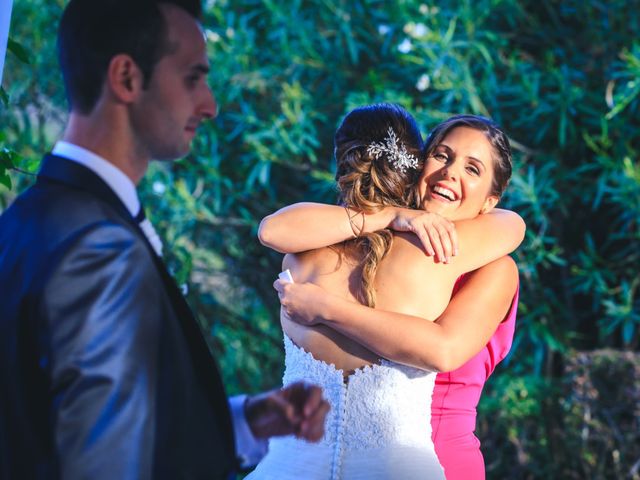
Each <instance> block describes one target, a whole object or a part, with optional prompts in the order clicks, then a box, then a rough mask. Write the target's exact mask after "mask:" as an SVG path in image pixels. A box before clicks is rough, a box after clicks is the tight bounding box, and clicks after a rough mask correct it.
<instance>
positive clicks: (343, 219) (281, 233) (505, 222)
mask: <svg viewBox="0 0 640 480" xmlns="http://www.w3.org/2000/svg"><path fill="white" fill-rule="evenodd" d="M350 212H351V214H352V216H353V218H352V219H351V220H352V222H353V223H354V224H355V228H356V230H357V229H361V230H362V232H365V233H366V232H373V231H376V230H380V229H383V228H387V227H389V228H391V229H393V230H396V231H403V232H412V233H414V234H416V235H417V236H418V238H419V240H420V242H421V243H422V246H423V248H424V250H425V252H426V253H427V255H435V257H436V260H437V261H445V260H446V259H450V258H452V257H453V256H455V255H456V254H457V252H458V250H460V251H466V252H467V254H471V253H472V252H473V254H474V255H475V257H474V258H476V259H477V262H475V263H473V265H475V266H474V267H473V268H469V270H473V269H474V268H477V267H479V266H481V265H484V264H486V263H488V262H489V261H491V260H495V259H496V258H499V257H501V256H502V255H506V254H508V253H511V252H512V251H514V250H515V249H516V248H517V247H518V245H520V243H521V242H522V239H523V238H524V232H525V224H524V221H523V220H522V218H521V217H520V216H519V215H518V214H517V213H515V212H511V211H509V210H501V209H493V210H492V211H491V212H489V213H487V214H484V215H479V216H478V217H476V218H475V219H472V220H462V221H459V222H456V223H455V228H454V226H453V225H454V224H453V223H452V222H450V221H449V220H447V219H445V218H443V217H441V216H440V215H437V214H433V213H429V212H425V211H422V210H410V209H407V208H399V207H384V208H382V209H381V210H379V211H378V212H375V213H368V214H362V213H358V214H357V215H353V213H355V212H354V211H352V210H349V211H347V210H345V208H344V207H341V206H338V205H326V204H322V203H296V204H293V205H290V206H288V207H284V208H282V209H280V210H278V211H277V212H275V213H273V214H271V215H269V216H267V217H265V218H264V219H263V220H262V222H260V227H259V230H258V238H259V239H260V242H261V243H262V244H263V245H265V246H267V247H269V248H272V249H273V250H276V251H278V252H281V253H298V252H303V251H306V250H313V249H315V248H321V247H326V246H329V245H334V244H336V243H339V242H342V241H344V240H348V239H350V238H353V237H354V225H352V222H350V220H349V216H350ZM461 233H462V234H463V235H464V238H463V239H462V241H461V240H459V237H460V234H461ZM459 242H461V243H460V247H458V243H459ZM476 253H477V255H476Z"/></svg>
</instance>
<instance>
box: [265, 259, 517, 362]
mask: <svg viewBox="0 0 640 480" xmlns="http://www.w3.org/2000/svg"><path fill="white" fill-rule="evenodd" d="M469 277H470V278H469V279H468V280H467V282H466V283H465V284H464V285H463V287H462V288H461V289H460V291H459V292H457V293H456V295H454V297H453V298H452V299H451V302H450V303H449V305H448V306H447V309H446V310H445V312H444V313H442V315H441V316H440V317H438V319H436V321H435V322H430V321H428V320H426V319H424V318H420V317H416V316H411V315H404V314H400V313H395V312H388V311H383V310H376V309H373V308H369V307H366V306H364V305H361V304H359V303H354V302H350V301H348V300H345V299H343V298H341V297H338V296H336V295H332V294H329V293H327V292H326V291H325V290H323V289H321V288H320V287H317V286H315V285H313V284H309V283H285V282H283V281H281V280H278V281H276V282H275V283H274V286H275V287H276V289H277V290H278V293H279V296H280V301H281V302H282V304H283V306H284V307H285V310H286V311H287V314H288V315H289V316H290V317H291V319H292V320H293V321H295V322H297V323H300V324H303V325H313V324H318V323H322V324H324V325H327V326H328V327H331V328H333V329H335V330H337V331H339V332H341V333H342V334H344V335H346V336H347V337H349V338H351V339H353V340H355V341H356V342H358V343H360V344H362V345H363V346H365V347H366V348H368V349H370V350H371V351H373V352H375V353H376V354H378V355H380V356H381V357H383V358H387V359H389V360H392V361H395V362H398V363H402V364H405V365H411V366H414V367H417V368H423V369H428V370H436V371H441V372H447V371H451V370H455V369H456V368H458V367H460V366H461V365H463V364H464V363H465V362H467V361H468V360H469V359H470V358H472V357H473V356H474V355H476V354H477V353H478V352H479V351H480V350H481V349H482V348H483V347H484V346H485V345H486V344H487V342H488V341H489V339H490V338H491V336H492V335H493V333H494V332H495V330H496V328H497V326H498V325H499V324H500V322H501V321H502V320H503V319H504V317H505V315H506V314H507V312H508V311H509V308H510V306H511V302H512V300H513V297H514V295H515V291H516V288H517V285H518V270H517V267H516V265H515V262H514V261H513V260H512V259H511V258H510V257H503V258H500V259H499V260H496V261H494V262H492V263H490V264H488V265H486V266H484V267H482V268H480V269H479V270H477V271H475V272H473V273H471V274H469Z"/></svg>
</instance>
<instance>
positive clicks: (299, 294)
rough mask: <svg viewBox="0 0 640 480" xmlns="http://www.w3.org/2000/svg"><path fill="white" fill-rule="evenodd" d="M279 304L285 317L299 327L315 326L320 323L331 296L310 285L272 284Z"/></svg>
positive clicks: (285, 282)
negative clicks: (276, 292)
mask: <svg viewBox="0 0 640 480" xmlns="http://www.w3.org/2000/svg"><path fill="white" fill-rule="evenodd" d="M273 288H275V289H276V290H277V291H278V298H279V299H280V304H281V305H282V307H283V308H284V310H285V312H286V314H287V316H288V317H289V318H290V319H291V320H293V321H294V322H296V323H299V324H300V325H307V326H308V325H315V324H317V323H320V322H321V321H322V318H323V317H322V311H323V309H324V306H325V305H326V302H327V301H328V299H329V298H330V297H331V294H330V293H328V292H326V291H325V290H323V289H322V288H320V287H318V286H317V285H314V284H312V283H289V282H287V281H285V280H276V281H275V282H273Z"/></svg>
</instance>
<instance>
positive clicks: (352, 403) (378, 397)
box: [283, 336, 435, 449]
mask: <svg viewBox="0 0 640 480" xmlns="http://www.w3.org/2000/svg"><path fill="white" fill-rule="evenodd" d="M284 345H285V372H284V378H283V384H284V385H288V384H290V383H292V382H295V381H296V380H301V379H303V380H307V381H309V382H311V383H315V384H317V385H321V386H322V388H323V390H324V396H325V398H326V399H327V400H328V401H329V403H330V405H331V411H330V412H329V414H328V415H327V421H326V424H325V426H326V434H325V437H324V438H323V439H322V442H323V443H327V444H332V445H334V444H336V445H340V446H341V447H342V448H345V449H365V448H374V447H382V446H385V445H387V444H389V443H402V444H404V445H424V443H425V435H427V437H426V438H430V435H431V423H430V415H429V412H430V411H431V395H432V392H433V387H434V383H435V373H432V372H425V371H424V370H419V369H417V368H412V367H407V366H404V365H400V364H397V363H393V362H390V361H386V360H382V361H381V362H380V364H375V365H371V366H366V367H364V368H362V369H358V370H356V371H355V372H354V373H353V374H351V375H350V376H349V377H348V378H347V379H346V381H345V380H344V377H343V372H342V370H338V369H336V368H335V367H334V366H333V365H330V364H327V363H325V362H322V361H319V360H316V359H315V358H313V356H312V355H311V354H310V353H309V352H306V351H304V350H303V349H302V348H300V347H298V346H297V345H295V344H294V343H293V342H292V341H291V340H290V339H289V337H287V336H285V337H284Z"/></svg>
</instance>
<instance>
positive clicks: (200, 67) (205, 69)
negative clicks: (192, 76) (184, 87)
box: [191, 63, 210, 75]
mask: <svg viewBox="0 0 640 480" xmlns="http://www.w3.org/2000/svg"><path fill="white" fill-rule="evenodd" d="M209 70H210V67H209V65H207V64H206V63H198V64H196V65H194V66H192V67H191V71H193V72H197V73H201V74H203V75H206V74H207V73H209Z"/></svg>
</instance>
